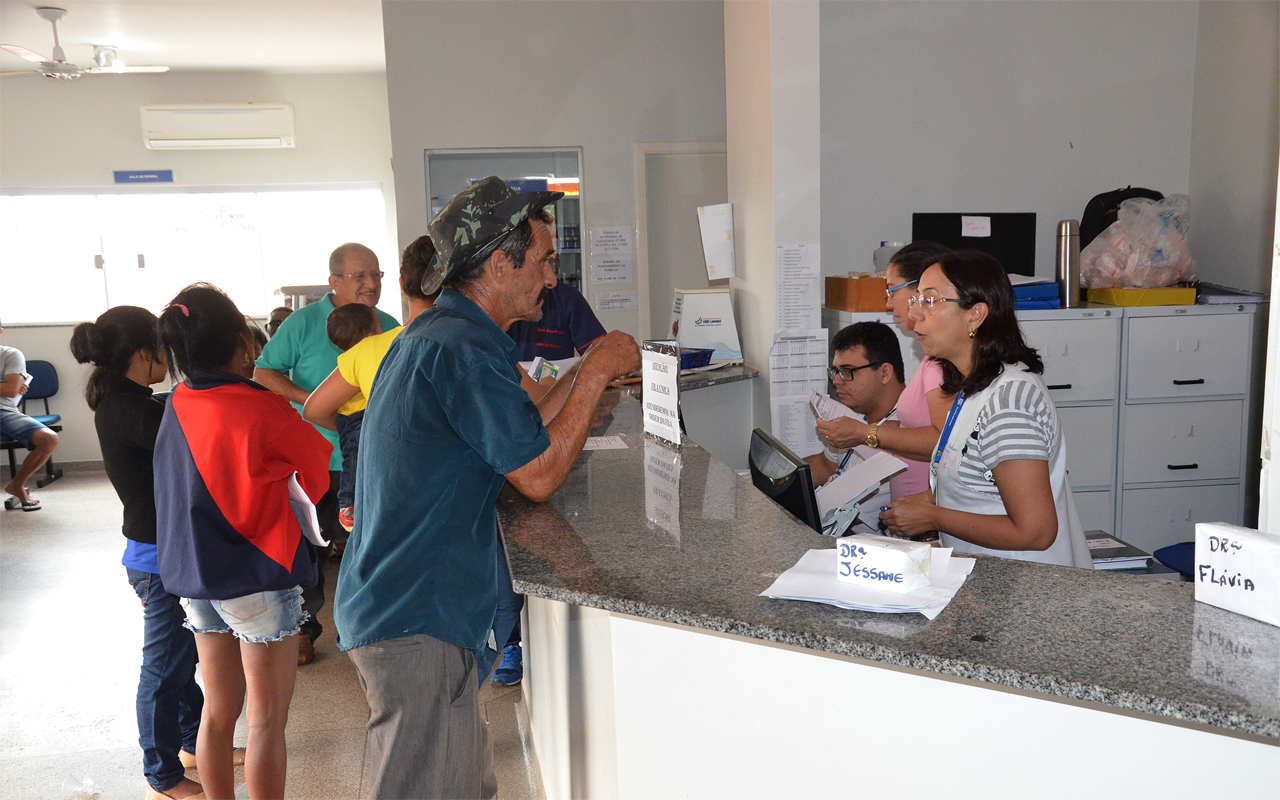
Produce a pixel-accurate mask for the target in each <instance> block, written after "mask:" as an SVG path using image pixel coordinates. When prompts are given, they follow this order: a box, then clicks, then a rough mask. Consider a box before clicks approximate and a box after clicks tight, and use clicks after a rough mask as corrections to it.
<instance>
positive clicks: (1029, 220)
mask: <svg viewBox="0 0 1280 800" xmlns="http://www.w3.org/2000/svg"><path fill="white" fill-rule="evenodd" d="M962 217H978V218H980V219H986V220H990V223H989V226H987V225H985V224H984V225H982V226H981V227H983V228H987V230H986V231H985V232H987V233H989V234H990V235H989V236H965V235H964V233H965V232H964V230H963V229H962V225H963V223H962V221H961V218H962ZM921 240H925V241H930V242H937V243H938V244H940V245H942V246H944V247H950V248H951V249H952V250H981V251H982V252H984V253H989V254H990V255H992V256H995V259H996V260H997V261H999V262H1000V264H1001V266H1003V267H1004V271H1005V272H1012V273H1016V274H1018V275H1035V274H1036V215H1035V214H1034V213H1030V212H1022V213H1016V214H990V213H982V214H977V213H974V214H912V215H911V241H913V242H918V241H921Z"/></svg>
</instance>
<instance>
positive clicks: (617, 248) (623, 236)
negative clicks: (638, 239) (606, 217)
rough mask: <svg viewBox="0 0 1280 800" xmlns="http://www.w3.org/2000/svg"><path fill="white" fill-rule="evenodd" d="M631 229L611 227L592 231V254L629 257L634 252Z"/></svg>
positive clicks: (618, 226) (622, 226)
mask: <svg viewBox="0 0 1280 800" xmlns="http://www.w3.org/2000/svg"><path fill="white" fill-rule="evenodd" d="M632 238H633V237H632V235H631V229H630V228H628V227H626V226H624V225H610V226H607V227H603V228H592V229H591V252H593V253H599V254H600V255H627V254H630V253H632V252H634V245H633V244H632Z"/></svg>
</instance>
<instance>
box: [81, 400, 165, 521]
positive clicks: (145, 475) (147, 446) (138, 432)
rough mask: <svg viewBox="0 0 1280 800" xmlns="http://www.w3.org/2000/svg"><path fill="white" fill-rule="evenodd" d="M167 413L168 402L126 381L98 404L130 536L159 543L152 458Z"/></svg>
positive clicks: (106, 459) (106, 455)
mask: <svg viewBox="0 0 1280 800" xmlns="http://www.w3.org/2000/svg"><path fill="white" fill-rule="evenodd" d="M163 417H164V400H162V399H161V398H159V397H157V396H156V395H153V394H152V393H151V389H150V388H148V387H146V386H139V385H138V384H136V383H134V382H133V381H131V380H127V379H125V380H122V381H120V383H119V384H118V385H116V386H115V387H114V388H112V390H111V391H110V392H108V393H107V395H106V396H105V397H103V398H102V402H100V403H98V410H97V411H96V412H95V413H94V417H93V421H94V426H95V427H96V428H97V429H98V443H99V444H101V445H102V462H103V465H104V466H105V467H106V469H107V477H108V478H110V479H111V485H112V486H114V487H115V490H116V494H117V495H119V496H120V502H122V503H124V527H123V532H124V535H125V538H128V539H132V540H133V541H135V542H142V543H143V544H155V543H156V498H155V486H154V483H153V480H154V474H155V473H154V470H153V469H152V467H151V456H152V453H153V451H154V450H155V448H156V434H157V433H159V431H160V420H161V419H162V418H163Z"/></svg>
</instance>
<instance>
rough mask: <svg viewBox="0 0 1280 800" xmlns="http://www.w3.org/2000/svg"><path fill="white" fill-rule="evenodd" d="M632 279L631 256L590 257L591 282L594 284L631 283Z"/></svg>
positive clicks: (593, 255)
mask: <svg viewBox="0 0 1280 800" xmlns="http://www.w3.org/2000/svg"><path fill="white" fill-rule="evenodd" d="M633 279H634V271H633V270H632V261H631V256H629V255H623V256H612V255H610V256H605V255H600V254H598V253H593V254H592V255H591V282H592V283H595V284H618V283H631V281H632V280H633Z"/></svg>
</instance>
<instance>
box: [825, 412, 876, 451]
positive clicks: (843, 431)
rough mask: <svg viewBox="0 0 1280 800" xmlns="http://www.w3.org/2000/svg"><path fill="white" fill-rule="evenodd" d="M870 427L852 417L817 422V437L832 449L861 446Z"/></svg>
mask: <svg viewBox="0 0 1280 800" xmlns="http://www.w3.org/2000/svg"><path fill="white" fill-rule="evenodd" d="M870 430H871V426H869V425H867V423H865V422H862V421H861V420H856V419H853V418H852V417H838V418H836V419H833V420H825V419H820V420H818V435H819V436H821V437H822V439H823V441H825V442H828V443H829V444H830V445H831V446H832V447H840V448H845V447H853V446H855V445H860V444H863V443H864V442H865V441H866V439H867V432H868V431H870Z"/></svg>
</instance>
